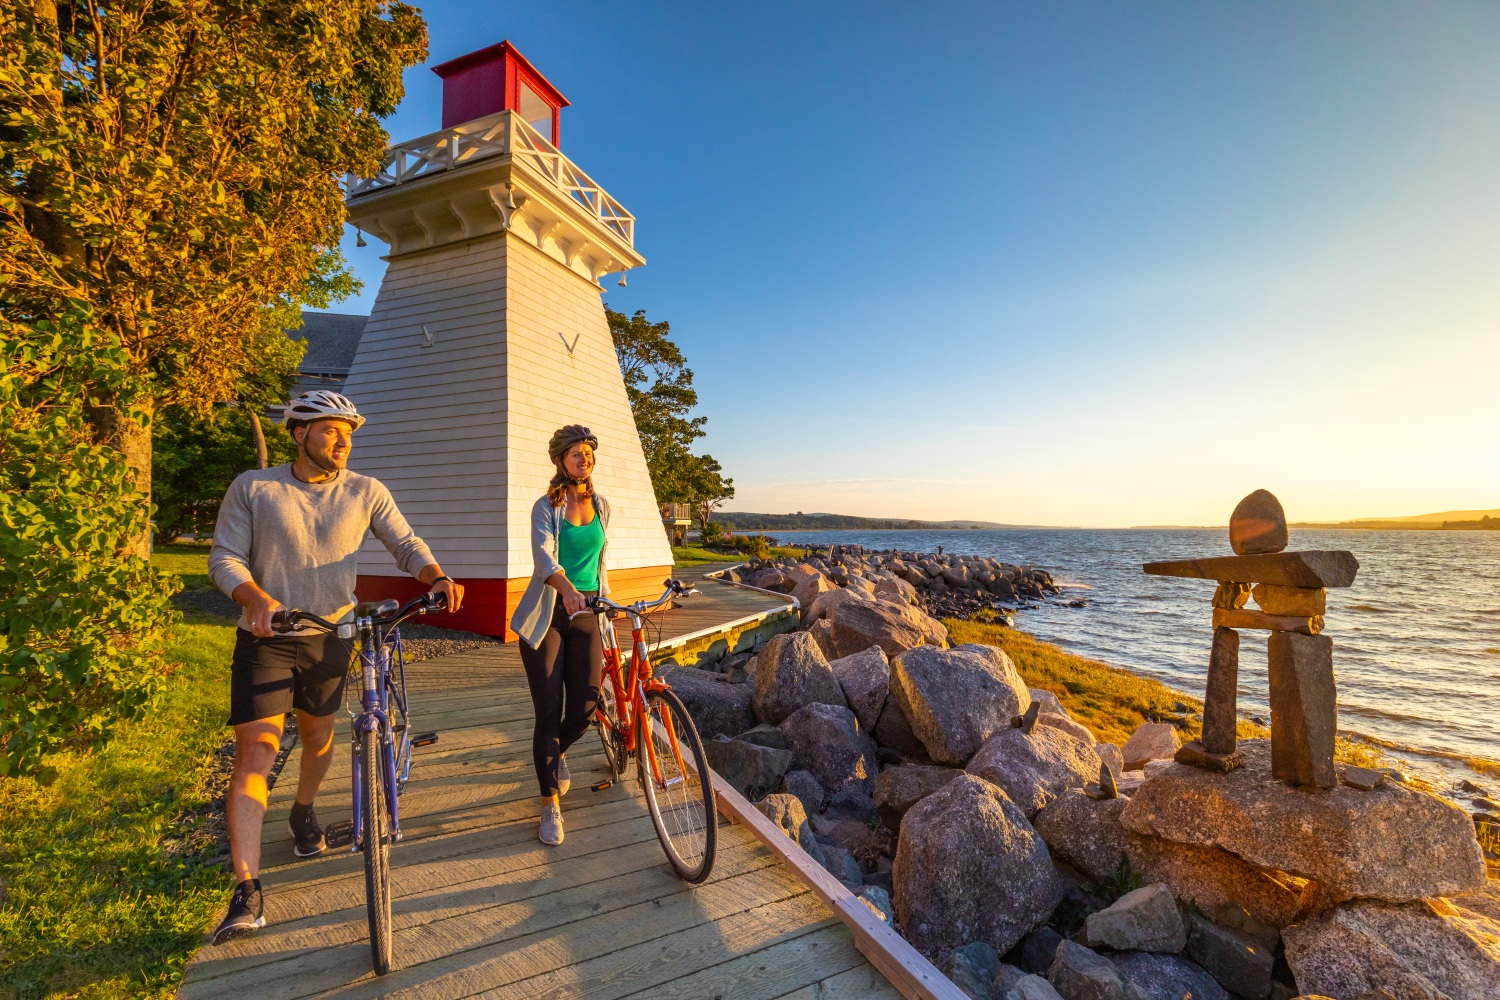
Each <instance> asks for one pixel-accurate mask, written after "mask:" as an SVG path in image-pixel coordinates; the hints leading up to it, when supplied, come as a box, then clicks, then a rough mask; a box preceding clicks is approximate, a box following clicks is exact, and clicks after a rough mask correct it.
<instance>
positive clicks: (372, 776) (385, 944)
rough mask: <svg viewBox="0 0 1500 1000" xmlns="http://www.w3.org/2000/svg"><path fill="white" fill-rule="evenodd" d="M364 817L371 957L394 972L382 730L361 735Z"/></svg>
mask: <svg viewBox="0 0 1500 1000" xmlns="http://www.w3.org/2000/svg"><path fill="white" fill-rule="evenodd" d="M359 746H360V768H361V771H360V777H361V778H362V780H363V785H364V788H363V789H362V790H361V794H360V803H359V808H360V818H361V821H362V823H361V825H362V826H363V827H364V855H365V913H366V915H367V916H368V917H369V920H370V958H371V961H372V963H373V965H374V967H375V974H376V975H377V976H383V975H385V974H386V973H387V972H390V971H391V866H390V850H391V845H390V830H391V817H390V811H389V810H388V809H387V808H386V804H385V798H386V795H385V767H384V766H383V764H384V761H383V760H382V759H381V752H380V751H381V748H380V733H379V731H378V730H376V731H372V732H368V733H365V734H363V735H362V736H360V738H359Z"/></svg>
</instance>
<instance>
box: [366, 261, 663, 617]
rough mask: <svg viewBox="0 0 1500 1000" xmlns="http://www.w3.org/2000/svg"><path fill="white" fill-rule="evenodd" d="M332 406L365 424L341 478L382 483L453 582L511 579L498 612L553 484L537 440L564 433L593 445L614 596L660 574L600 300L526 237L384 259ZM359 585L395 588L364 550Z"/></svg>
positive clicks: (527, 567) (645, 489)
mask: <svg viewBox="0 0 1500 1000" xmlns="http://www.w3.org/2000/svg"><path fill="white" fill-rule="evenodd" d="M424 324H425V325H426V326H427V329H428V331H429V332H430V333H431V334H432V340H433V343H432V344H431V346H423V344H424V338H423V335H422V327H423V325H424ZM559 333H561V334H563V336H564V337H565V338H566V339H567V342H568V344H570V345H573V348H574V349H573V352H572V354H571V355H570V354H569V352H568V349H567V347H566V346H565V345H564V343H563V339H562V338H560V337H559V336H558V334H559ZM575 338H577V339H576V343H575ZM345 393H346V394H347V395H348V396H349V397H350V398H351V399H353V400H354V401H355V403H356V405H358V406H359V408H360V412H361V413H363V414H365V415H366V417H367V418H368V420H369V422H368V423H367V424H366V425H365V427H364V428H362V429H361V430H360V432H359V435H358V437H357V438H356V447H355V451H354V455H353V460H352V461H351V463H350V464H351V467H353V468H355V469H356V470H358V471H360V472H363V473H365V474H366V475H371V476H374V477H376V478H377V479H379V480H381V481H382V482H383V483H385V485H386V486H387V487H388V488H389V489H390V491H391V493H392V495H393V496H394V497H395V498H396V502H397V504H398V505H399V506H400V507H401V510H402V513H403V514H405V515H406V517H407V520H409V521H410V522H411V524H412V527H413V528H414V529H415V530H416V531H417V533H418V534H420V535H421V536H422V537H423V538H424V539H426V540H427V542H428V544H429V545H430V546H431V547H432V549H433V552H434V554H435V555H436V556H437V558H438V559H439V561H441V562H442V564H443V567H444V569H445V570H446V571H448V572H450V573H451V574H453V575H455V576H458V577H460V578H464V577H468V578H476V579H478V578H483V579H492V580H510V581H515V584H514V585H508V586H507V588H506V603H507V604H512V603H513V602H514V600H515V599H517V598H518V597H519V588H520V587H522V586H524V582H525V579H526V578H529V577H530V575H531V507H532V505H533V503H535V501H536V498H537V497H539V496H540V495H541V494H542V493H543V492H544V491H545V489H546V486H547V483H548V481H549V480H550V479H551V478H552V474H553V467H552V463H551V462H550V461H549V459H548V457H547V442H548V439H550V438H551V436H552V432H553V431H554V430H556V429H557V428H558V427H559V426H561V425H563V424H568V423H582V424H586V425H587V426H589V427H590V428H591V429H592V430H593V431H594V433H595V434H597V435H598V436H599V439H600V448H599V458H598V468H597V470H596V472H595V476H594V480H595V483H596V485H597V487H598V489H599V491H600V493H602V494H603V495H604V496H606V497H607V498H608V499H609V501H610V504H611V521H610V532H609V535H610V537H609V556H610V560H609V561H610V567H611V569H612V570H614V571H616V572H617V574H618V578H619V581H620V583H622V584H624V585H625V586H626V588H627V590H630V591H634V590H642V591H643V592H644V590H645V589H651V588H657V587H659V586H660V581H661V579H662V578H664V577H665V576H666V575H667V573H668V572H669V567H670V566H671V563H672V556H671V549H670V547H669V546H668V544H667V540H666V536H665V533H664V532H663V530H662V526H661V523H660V520H659V518H658V514H657V506H656V497H655V495H654V493H653V492H652V489H651V481H650V476H649V474H648V472H647V470H646V461H645V456H644V454H643V452H642V450H641V445H640V440H639V438H638V436H637V435H636V431H635V422H634V419H633V417H632V415H631V413H630V406H629V402H628V400H627V397H626V393H625V385H624V382H623V380H622V379H621V376H620V365H619V360H618V358H617V357H616V356H615V352H614V345H613V343H612V342H611V340H610V335H609V326H608V323H607V322H606V321H605V316H604V307H603V303H602V302H601V301H600V296H599V289H598V287H597V286H595V285H594V284H593V283H592V282H590V281H588V280H586V279H584V278H582V277H581V276H579V275H578V274H577V273H576V272H575V271H573V270H572V269H570V268H568V267H566V266H564V265H563V264H561V263H560V262H559V261H557V260H556V259H554V258H553V257H551V256H549V255H548V254H545V253H543V252H541V251H539V250H538V249H537V248H536V247H535V246H534V245H533V244H531V243H529V242H528V241H527V240H526V239H524V238H522V237H520V236H518V235H515V234H498V235H495V236H489V237H483V238H479V239H475V240H471V241H469V242H467V243H455V244H448V245H446V246H440V247H436V248H433V249H430V250H423V251H420V252H417V253H409V254H399V255H396V256H394V257H393V258H392V259H391V262H390V267H389V269H388V270H387V272H386V275H385V279H384V281H383V282H382V283H381V287H380V293H379V296H378V297H377V299H376V303H375V307H374V309H373V311H372V313H371V316H370V320H369V322H368V324H367V325H366V327H365V333H364V337H363V339H362V340H361V342H360V346H359V352H358V354H357V355H356V357H355V359H354V363H353V366H352V369H351V371H350V375H349V380H348V382H347V383H346V385H345ZM360 572H361V575H363V576H376V577H390V576H392V575H394V569H393V567H392V566H391V562H390V557H389V556H388V555H387V554H386V553H385V551H384V549H383V547H382V546H381V545H380V544H379V542H377V541H375V540H374V539H373V538H372V539H368V540H367V541H366V543H365V546H364V548H363V549H362V550H361V553H360ZM648 584H649V587H648ZM617 588H618V585H617ZM655 592H656V591H655V590H654V589H653V590H652V594H653V596H654V594H655ZM621 596H626V595H624V594H622V595H621ZM629 596H632V597H634V596H642V595H641V594H633V593H632V594H630V595H629ZM507 610H509V609H507Z"/></svg>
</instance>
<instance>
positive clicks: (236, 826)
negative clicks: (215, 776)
mask: <svg viewBox="0 0 1500 1000" xmlns="http://www.w3.org/2000/svg"><path fill="white" fill-rule="evenodd" d="M281 725H282V717H281V716H279V715H278V716H275V717H273V718H269V719H256V720H255V721H254V722H242V723H240V724H238V725H236V726H235V727H234V773H233V774H232V775H231V776H230V778H229V795H228V797H227V800H226V802H225V808H226V811H227V812H228V817H229V855H230V857H231V858H232V859H233V861H234V880H235V881H236V882H243V881H245V880H246V879H253V878H258V877H259V876H260V835H261V826H262V825H263V824H264V823H265V819H266V795H267V794H268V789H267V779H268V777H269V776H270V774H271V767H272V766H273V765H274V764H275V763H276V754H277V753H279V752H280V751H281ZM325 769H326V767H325Z"/></svg>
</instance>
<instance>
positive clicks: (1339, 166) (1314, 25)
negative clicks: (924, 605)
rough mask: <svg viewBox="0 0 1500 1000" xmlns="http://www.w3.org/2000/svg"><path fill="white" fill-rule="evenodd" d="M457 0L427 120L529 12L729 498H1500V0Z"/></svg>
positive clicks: (786, 503)
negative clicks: (457, 79)
mask: <svg viewBox="0 0 1500 1000" xmlns="http://www.w3.org/2000/svg"><path fill="white" fill-rule="evenodd" d="M425 13H426V15H427V17H428V20H429V23H430V26H431V33H432V45H431V54H432V55H431V59H430V61H429V63H428V64H427V65H426V66H419V67H414V68H412V69H410V70H408V71H407V76H406V82H407V96H406V99H405V101H404V103H403V104H402V106H401V109H400V110H399V111H398V112H397V114H396V115H395V116H393V117H392V118H391V119H390V120H389V121H388V122H387V126H388V128H389V130H390V132H391V135H392V137H393V139H394V140H396V141H400V140H403V139H408V138H413V137H415V136H417V135H421V134H423V133H426V132H429V131H432V130H434V129H436V128H437V127H438V125H439V116H440V102H441V96H440V95H441V90H440V81H439V80H438V79H437V77H436V76H435V75H433V74H432V73H431V72H430V70H429V69H428V66H430V65H434V64H436V63H437V62H441V61H443V60H445V59H450V58H453V57H454V56H457V55H461V54H463V53H464V52H468V51H471V50H473V49H476V48H479V47H482V46H484V45H487V44H491V43H494V42H497V41H500V40H501V39H505V38H508V39H510V40H511V41H512V42H513V43H514V44H515V45H517V46H518V47H519V48H520V50H521V51H522V52H523V53H525V54H526V56H527V57H528V58H529V59H530V60H531V61H532V62H533V63H534V64H535V65H536V66H537V68H538V69H540V70H541V71H542V72H543V73H544V74H546V75H547V76H548V78H549V79H551V80H552V82H553V83H554V84H556V85H557V87H558V88H559V89H560V90H561V91H562V92H563V93H564V94H565V95H567V97H568V98H569V100H571V101H572V102H573V106H572V107H570V108H567V109H565V110H564V112H563V122H562V148H563V151H564V152H565V153H567V154H568V155H569V156H570V157H571V158H572V159H573V160H574V161H575V162H577V163H578V164H579V166H581V167H582V168H583V169H584V170H586V171H588V172H589V173H590V174H591V175H593V177H594V178H595V179H596V180H597V181H598V182H599V183H601V184H602V185H603V186H604V187H605V188H606V189H607V190H608V191H609V192H610V193H611V194H613V195H614V196H615V197H617V198H618V199H619V200H620V201H621V202H623V203H624V204H625V205H626V207H628V208H629V209H630V210H631V211H632V212H633V213H634V214H635V215H636V216H637V218H638V220H639V221H638V225H637V237H636V245H637V248H638V249H640V250H641V251H642V252H643V253H644V254H645V256H646V258H647V260H648V264H647V266H646V267H644V268H641V269H639V270H637V271H634V272H632V273H631V274H630V277H629V287H628V288H625V289H620V288H617V287H615V286H614V285H613V284H611V285H609V286H608V294H607V295H606V296H605V299H606V301H607V302H608V303H609V304H610V306H612V307H613V308H616V309H620V310H623V311H627V312H633V311H635V310H636V309H645V310H647V313H648V315H649V316H650V317H651V318H652V319H666V320H669V321H670V322H671V323H672V328H673V332H674V334H675V336H676V339H677V340H678V341H679V342H680V343H681V345H682V346H683V348H684V350H685V351H686V352H687V355H688V358H689V362H690V364H691V365H692V367H693V369H694V371H695V373H696V375H697V385H698V388H699V391H700V396H701V398H702V406H701V408H700V412H701V413H702V414H704V415H706V416H707V417H708V418H709V423H708V429H709V432H710V434H709V437H708V438H706V439H705V440H704V441H703V442H702V445H703V447H704V448H706V449H707V450H709V451H711V452H712V453H713V454H714V456H715V457H717V458H718V459H719V460H720V461H721V462H722V463H723V464H724V466H725V468H726V471H727V472H728V473H729V474H730V475H732V476H733V477H734V480H735V484H736V486H737V488H738V497H737V500H736V501H735V502H733V503H731V504H730V506H731V507H732V508H736V509H742V510H760V511H775V512H781V511H788V510H803V511H815V510H817V511H836V512H840V513H851V514H865V515H873V516H905V517H924V518H950V517H972V518H984V519H988V520H994V521H1003V522H1010V523H1026V524H1084V525H1100V526H1122V525H1131V524H1148V523H1150V524H1160V523H1186V524H1205V523H1223V521H1224V519H1225V517H1226V516H1227V514H1228V511H1229V510H1230V509H1231V508H1232V507H1233V506H1234V503H1235V502H1236V501H1237V500H1238V499H1239V498H1240V497H1241V496H1242V495H1244V494H1245V493H1248V492H1249V491H1250V490H1252V489H1254V488H1257V487H1262V486H1263V487H1266V488H1268V489H1271V490H1272V491H1273V492H1276V493H1277V494H1278V495H1279V496H1280V497H1281V499H1282V501H1283V503H1284V504H1285V506H1286V508H1287V511H1288V513H1289V515H1291V516H1292V517H1293V518H1295V519H1308V520H1311V519H1334V518H1343V517H1355V516H1367V515H1394V514H1405V513H1421V512H1426V511H1433V510H1446V509H1458V508H1488V507H1496V506H1500V405H1497V400H1500V387H1497V381H1500V186H1497V179H1500V5H1496V4H1493V3H1490V4H1477V3H1476V4H1436V3H1428V4H1395V3H1319V4H1300V3H1298V4H1293V3H1260V4H1250V3H1236V4H1229V3H1180V4H1178V3H1166V4H1163V3H1156V4H1150V3H1146V4H1129V5H1127V4H1118V3H1108V4H1090V3H1068V4H1041V3H1037V4H1025V5H1023V4H1006V3H984V4H963V3H931V4H922V5H917V4H902V5H895V4H879V3H862V4H858V5H855V4H808V3H802V4H782V3H759V4H755V5H742V6H738V7H736V8H730V7H729V5H697V6H689V5H686V4H643V3H636V4H608V5H606V4H594V3H575V4H568V5H515V4H495V3H460V2H442V3H434V4H430V5H428V6H427V7H426V8H425ZM352 242H353V241H352V232H351V239H349V240H346V242H345V251H346V253H348V255H349V259H350V261H351V264H352V265H353V267H354V269H355V271H356V273H357V274H358V275H359V277H360V278H361V279H363V280H364V281H365V284H366V287H365V291H364V293H363V295H362V296H361V297H360V298H359V299H356V300H351V301H349V302H347V303H344V304H343V305H342V306H340V307H338V308H339V311H345V312H366V311H368V310H369V307H370V304H371V303H372V302H373V300H374V295H375V292H376V290H377V289H378V287H379V280H380V276H381V274H382V272H383V264H382V263H381V261H380V259H379V256H378V255H379V252H380V251H381V249H382V248H383V244H380V243H379V242H378V241H374V240H372V241H370V246H369V247H367V248H365V249H363V250H356V249H355V248H354V247H353V245H352ZM601 457H602V453H601Z"/></svg>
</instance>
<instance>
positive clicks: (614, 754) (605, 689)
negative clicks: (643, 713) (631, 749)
mask: <svg viewBox="0 0 1500 1000" xmlns="http://www.w3.org/2000/svg"><path fill="white" fill-rule="evenodd" d="M599 710H600V711H601V712H603V713H604V717H605V718H606V719H608V720H609V725H605V724H604V723H602V722H600V721H599V720H598V719H597V718H596V719H594V729H595V730H597V731H598V733H599V742H600V743H603V744H604V760H605V763H607V764H608V765H609V773H610V776H611V777H613V778H618V777H619V776H620V775H621V773H623V772H624V770H625V754H624V752H623V751H624V747H622V746H621V745H620V739H619V736H618V735H617V734H618V733H619V732H620V728H619V727H620V715H619V713H618V712H616V711H615V695H614V689H613V688H612V687H611V686H610V684H609V681H608V680H605V681H604V682H603V683H602V684H600V685H599Z"/></svg>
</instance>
